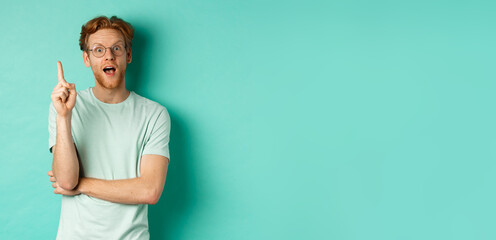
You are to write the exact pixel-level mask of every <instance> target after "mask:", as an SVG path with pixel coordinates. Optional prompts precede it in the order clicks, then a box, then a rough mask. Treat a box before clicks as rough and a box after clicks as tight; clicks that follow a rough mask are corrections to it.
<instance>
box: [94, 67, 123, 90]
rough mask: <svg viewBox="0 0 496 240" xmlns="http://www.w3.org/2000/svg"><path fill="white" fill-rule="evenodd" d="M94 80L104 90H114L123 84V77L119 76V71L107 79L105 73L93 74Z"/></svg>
mask: <svg viewBox="0 0 496 240" xmlns="http://www.w3.org/2000/svg"><path fill="white" fill-rule="evenodd" d="M95 79H96V81H97V82H98V84H100V85H101V86H102V87H103V88H106V89H114V88H117V87H119V86H120V85H121V84H122V83H124V75H121V73H120V71H119V72H116V73H115V75H114V76H112V77H108V76H106V75H105V73H103V72H101V73H99V74H95Z"/></svg>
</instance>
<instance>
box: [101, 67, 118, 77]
mask: <svg viewBox="0 0 496 240" xmlns="http://www.w3.org/2000/svg"><path fill="white" fill-rule="evenodd" d="M103 72H105V74H106V75H107V76H113V75H114V73H115V68H114V67H105V68H104V69H103Z"/></svg>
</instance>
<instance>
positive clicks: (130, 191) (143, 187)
mask: <svg viewBox="0 0 496 240" xmlns="http://www.w3.org/2000/svg"><path fill="white" fill-rule="evenodd" d="M147 186H148V185H147V184H146V182H145V180H144V179H142V178H139V177H138V178H129V179H120V180H103V179H97V178H81V179H79V185H78V187H77V191H78V192H80V193H82V194H86V195H88V196H92V197H95V198H99V199H103V200H106V201H110V202H116V203H124V204H155V203H156V202H157V201H158V199H156V193H154V191H153V190H151V188H149V187H147Z"/></svg>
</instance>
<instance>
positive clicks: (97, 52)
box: [93, 46, 105, 57]
mask: <svg viewBox="0 0 496 240" xmlns="http://www.w3.org/2000/svg"><path fill="white" fill-rule="evenodd" d="M93 54H94V55H95V57H102V56H103V55H105V48H104V47H102V46H95V47H93Z"/></svg>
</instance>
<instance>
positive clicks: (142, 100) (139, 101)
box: [133, 92, 169, 117]
mask: <svg viewBox="0 0 496 240" xmlns="http://www.w3.org/2000/svg"><path fill="white" fill-rule="evenodd" d="M133 93H134V96H135V102H136V105H137V106H139V107H140V108H142V109H143V111H145V112H146V113H147V114H149V115H154V116H157V117H158V116H160V115H166V116H167V117H168V116H169V112H168V110H167V108H166V107H165V106H163V105H162V104H160V103H158V102H156V101H153V100H151V99H148V98H146V97H143V96H141V95H139V94H137V93H136V92H133Z"/></svg>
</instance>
